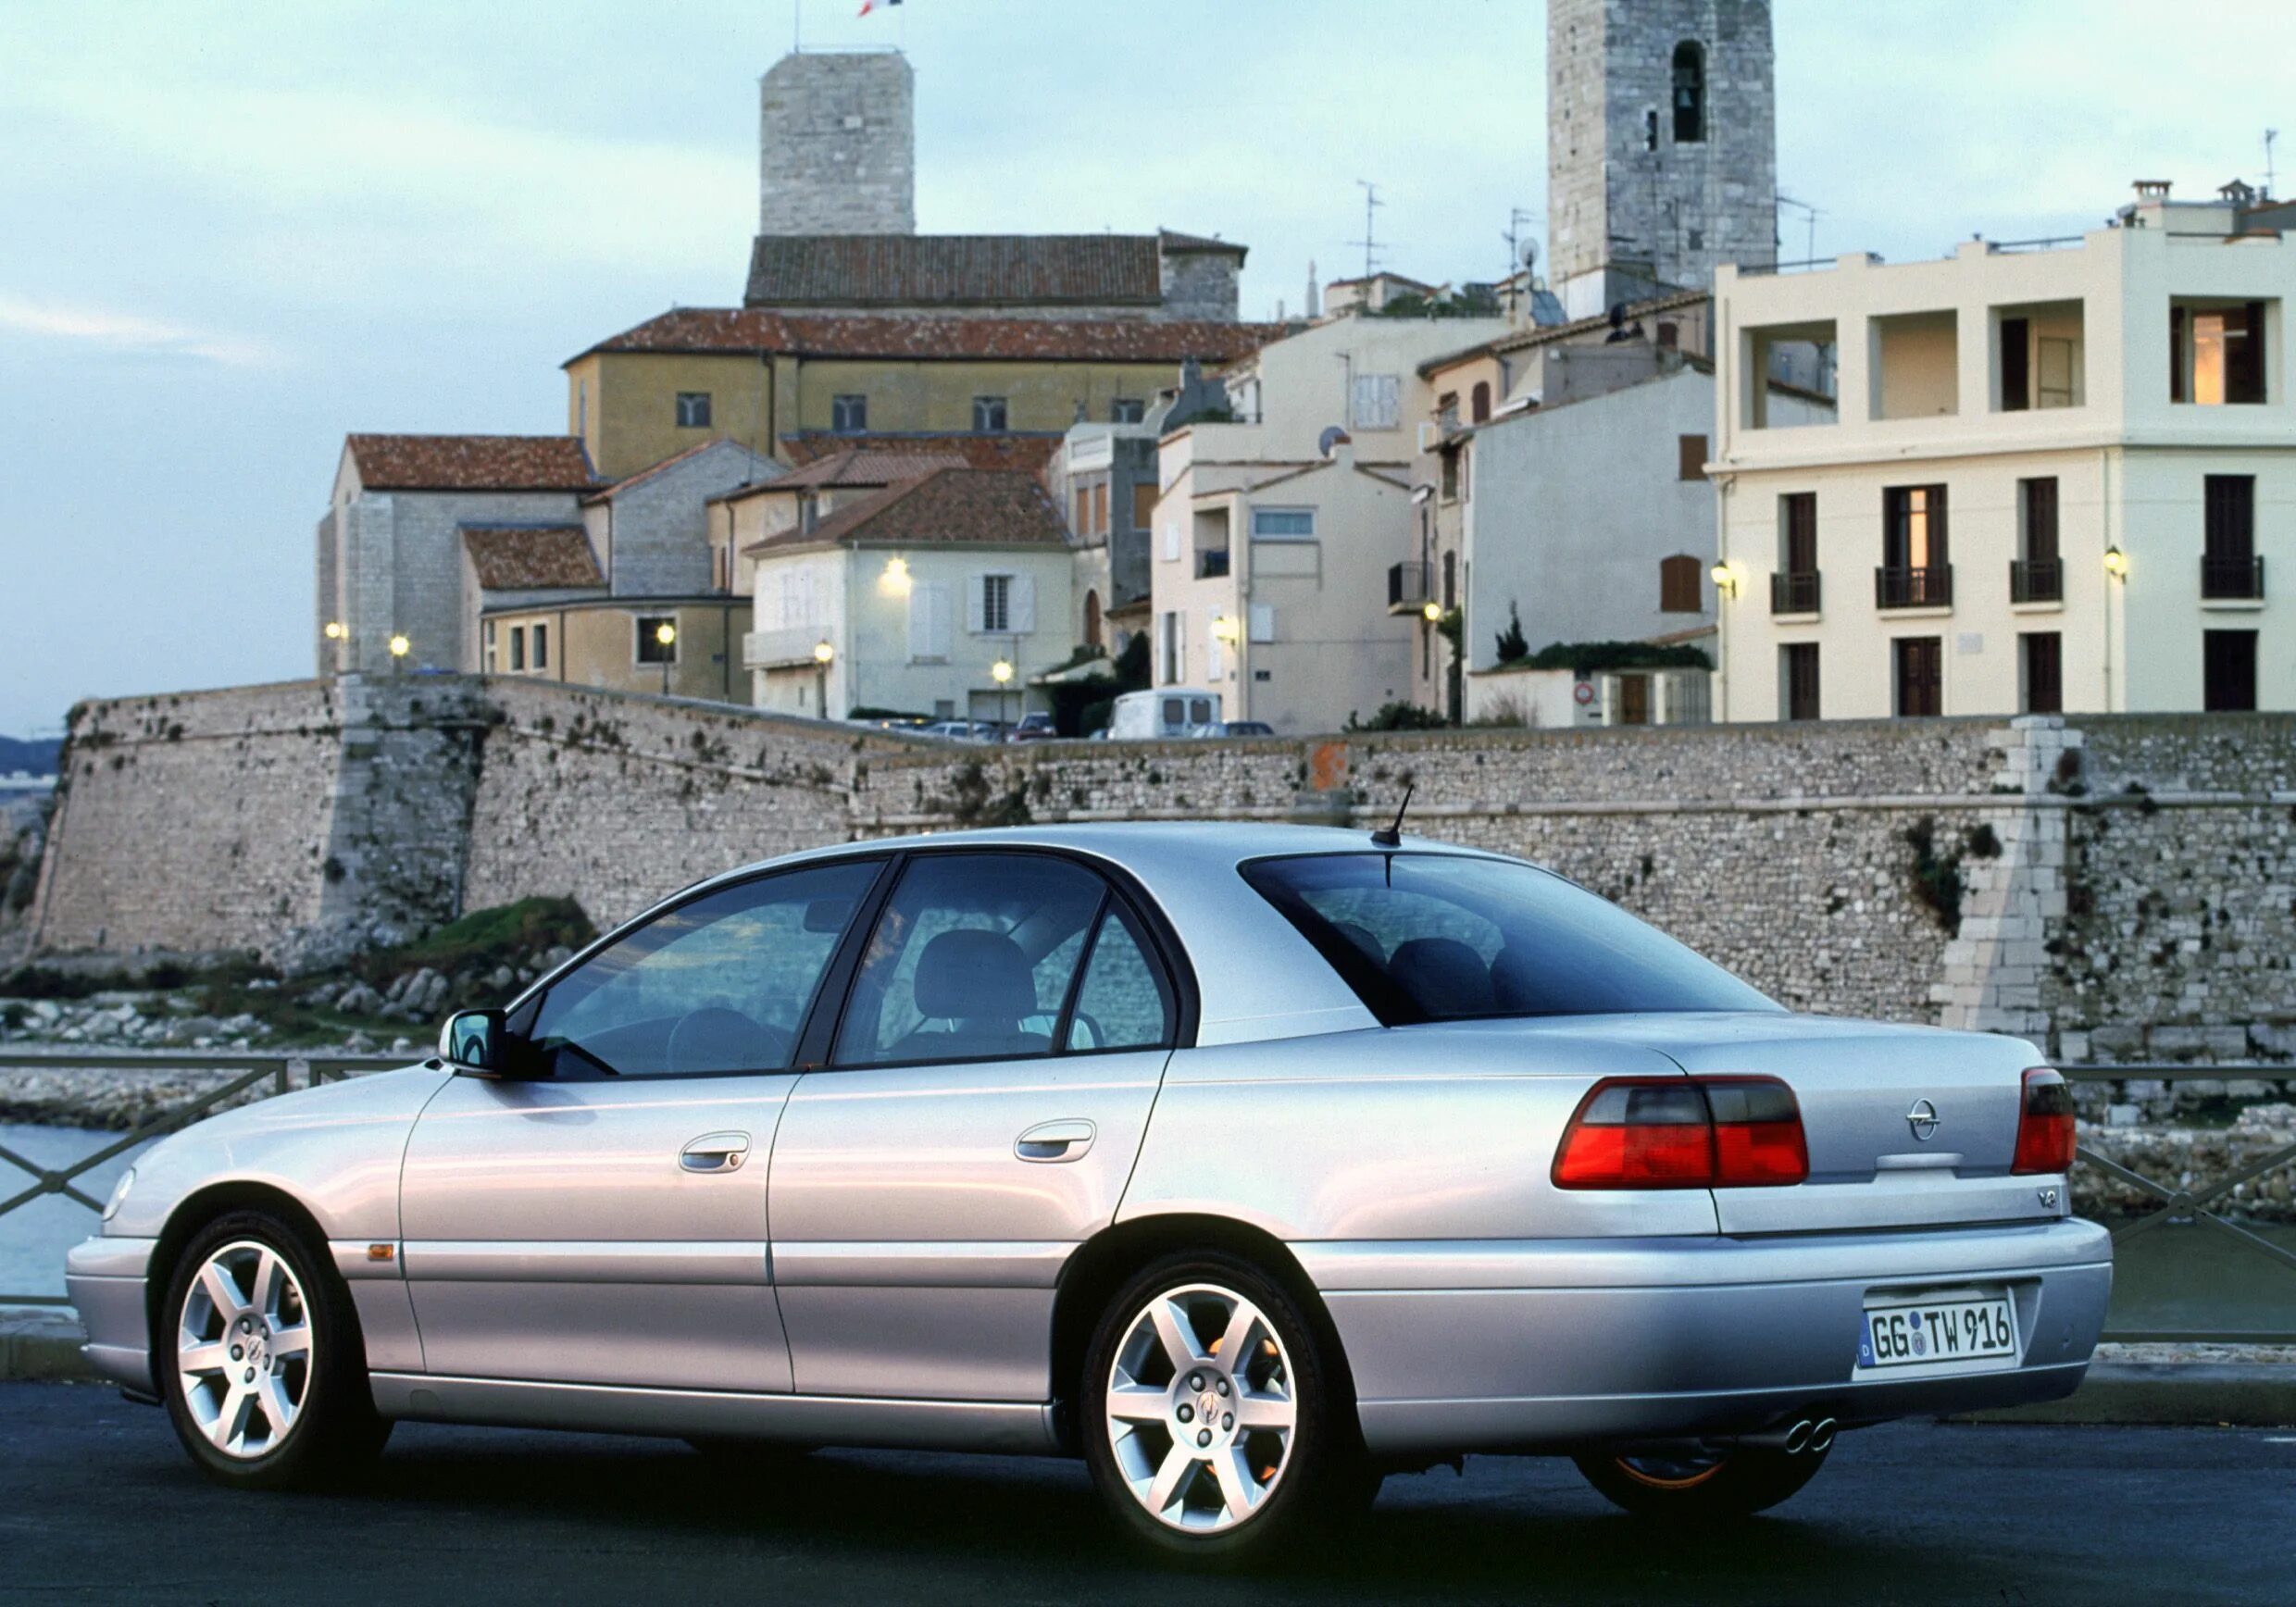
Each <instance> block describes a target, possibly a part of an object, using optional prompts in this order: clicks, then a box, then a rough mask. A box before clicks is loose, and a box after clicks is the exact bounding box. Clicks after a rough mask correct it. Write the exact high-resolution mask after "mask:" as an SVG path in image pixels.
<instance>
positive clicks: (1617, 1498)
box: [1573, 1445, 1832, 1520]
mask: <svg viewBox="0 0 2296 1607" xmlns="http://www.w3.org/2000/svg"><path fill="white" fill-rule="evenodd" d="M1831 1449H1832V1448H1831V1447H1830V1446H1828V1447H1827V1448H1825V1449H1824V1450H1819V1451H1802V1452H1800V1453H1799V1454H1791V1453H1789V1452H1787V1451H1782V1450H1779V1449H1777V1448H1775V1447H1768V1446H1750V1445H1741V1446H1733V1447H1731V1448H1729V1449H1728V1450H1726V1451H1700V1452H1691V1453H1684V1454H1682V1455H1641V1454H1636V1455H1631V1456H1623V1455H1613V1454H1604V1453H1602V1452H1594V1451H1590V1452H1588V1453H1586V1454H1584V1455H1581V1456H1579V1457H1576V1458H1574V1459H1573V1460H1575V1461H1576V1462H1577V1463H1578V1464H1579V1472H1580V1473H1582V1474H1584V1475H1586V1478H1587V1482H1588V1483H1589V1484H1591V1485H1592V1486H1593V1487H1594V1488H1595V1489H1599V1490H1601V1491H1602V1492H1603V1494H1604V1495H1605V1496H1608V1497H1609V1498H1610V1499H1611V1500H1612V1501H1614V1502H1616V1504H1617V1505H1619V1506H1622V1507H1624V1508H1626V1510H1627V1511H1628V1512H1630V1513H1638V1514H1664V1515H1666V1516H1667V1517H1672V1518H1678V1519H1687V1520H1700V1519H1705V1518H1732V1517H1744V1516H1745V1515H1747V1514H1750V1513H1758V1512H1762V1511H1764V1510H1765V1509H1766V1508H1769V1507H1774V1506H1776V1505H1778V1502H1780V1501H1784V1500H1786V1499H1787V1498H1788V1497H1789V1496H1791V1495H1793V1494H1794V1493H1795V1492H1796V1491H1797V1490H1799V1489H1801V1488H1802V1487H1803V1485H1805V1484H1807V1483H1809V1482H1810V1480H1811V1479H1813V1478H1815V1477H1816V1476H1817V1470H1818V1469H1819V1468H1821V1467H1823V1466H1825V1465H1826V1457H1827V1455H1828V1452H1829V1451H1831Z"/></svg>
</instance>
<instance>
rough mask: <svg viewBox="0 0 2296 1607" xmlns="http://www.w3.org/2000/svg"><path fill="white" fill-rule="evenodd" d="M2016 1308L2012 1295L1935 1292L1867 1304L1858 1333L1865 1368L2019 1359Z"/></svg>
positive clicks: (1860, 1361) (1860, 1359)
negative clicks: (1862, 1324) (1861, 1329)
mask: <svg viewBox="0 0 2296 1607" xmlns="http://www.w3.org/2000/svg"><path fill="white" fill-rule="evenodd" d="M2016 1355H2017V1323H2016V1313H2015V1310H2014V1308H2013V1307H2012V1306H2011V1305H2010V1302H2009V1300H2008V1298H2007V1297H2006V1296H1996V1295H1960V1296H1953V1297H1951V1298H1940V1297H1936V1296H1931V1297H1928V1298H1923V1299H1918V1300H1909V1301H1902V1302H1900V1301H1893V1302H1890V1303H1889V1304H1886V1305H1871V1306H1868V1307H1866V1326H1865V1328H1864V1329H1863V1331H1861V1332H1860V1333H1859V1335H1858V1339H1857V1364H1858V1367H1859V1368H1860V1369H1861V1370H1864V1369H1867V1368H1881V1367H1934V1366H1938V1365H1940V1364H1952V1363H1956V1362H1989V1361H1990V1362H1999V1361H2015V1359H2016Z"/></svg>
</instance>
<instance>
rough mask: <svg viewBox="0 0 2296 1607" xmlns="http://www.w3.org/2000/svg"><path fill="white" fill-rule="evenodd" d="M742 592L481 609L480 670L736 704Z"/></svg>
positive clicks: (740, 688)
mask: <svg viewBox="0 0 2296 1607" xmlns="http://www.w3.org/2000/svg"><path fill="white" fill-rule="evenodd" d="M749 628H750V599H749V598H747V597H731V596H725V595H704V596H695V597H586V598H578V599H572V600H568V601H566V602H559V603H533V604H513V605H509V606H505V607H500V608H489V609H488V610H486V611H485V613H483V614H481V615H480V617H479V635H480V668H481V669H482V670H483V671H484V672H485V673H486V674H488V675H515V676H526V677H531V678H533V679H540V680H563V681H571V682H573V683H574V684H576V685H578V686H593V687H599V688H603V689H604V690H605V691H639V692H654V693H655V694H657V695H661V696H668V697H691V698H705V699H707V700H708V701H709V702H711V703H740V702H742V701H743V699H744V698H745V697H746V696H747V693H748V690H749V677H748V674H747V672H746V671H745V670H744V668H743V667H742V661H741V656H740V655H741V648H742V638H743V637H744V636H746V635H747V634H748V632H749Z"/></svg>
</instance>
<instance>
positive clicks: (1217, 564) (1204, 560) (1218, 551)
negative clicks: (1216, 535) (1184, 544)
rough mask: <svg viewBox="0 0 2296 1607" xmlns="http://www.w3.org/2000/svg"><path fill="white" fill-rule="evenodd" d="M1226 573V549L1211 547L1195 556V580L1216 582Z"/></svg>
mask: <svg viewBox="0 0 2296 1607" xmlns="http://www.w3.org/2000/svg"><path fill="white" fill-rule="evenodd" d="M1227 573H1228V549H1227V548H1226V547H1212V548H1208V549H1206V550H1204V551H1202V552H1199V553H1198V554H1196V579H1199V580H1217V579H1221V578H1222V577H1223V576H1225V575H1226V574H1227Z"/></svg>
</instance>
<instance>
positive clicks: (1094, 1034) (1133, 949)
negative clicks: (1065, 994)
mask: <svg viewBox="0 0 2296 1607" xmlns="http://www.w3.org/2000/svg"><path fill="white" fill-rule="evenodd" d="M1171 1037H1172V990H1171V986H1170V984H1169V983H1167V981H1166V980H1165V979H1164V968H1163V967H1162V966H1161V965H1157V964H1156V963H1155V961H1154V960H1153V959H1151V958H1150V957H1149V949H1148V940H1147V939H1146V938H1145V937H1144V936H1143V935H1142V932H1141V929H1140V927H1139V925H1138V923H1136V922H1135V921H1134V920H1133V919H1132V914H1131V912H1130V911H1129V910H1128V909H1126V908H1124V907H1123V906H1122V905H1121V904H1118V903H1113V902H1112V903H1110V904H1109V906H1108V911H1107V913H1106V914H1105V915H1104V916H1101V920H1100V930H1099V932H1098V934H1097V935H1096V936H1094V938H1093V939H1092V958H1091V959H1090V960H1089V961H1087V962H1086V963H1085V966H1084V985H1083V986H1082V987H1081V988H1079V990H1077V1002H1076V1009H1075V1011H1074V1013H1073V1014H1072V1015H1071V1017H1070V1019H1069V1022H1068V1048H1069V1050H1070V1052H1071V1053H1077V1052H1082V1051H1089V1050H1094V1049H1156V1048H1160V1047H1162V1046H1163V1045H1164V1044H1166V1043H1168V1042H1169V1041H1171Z"/></svg>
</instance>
